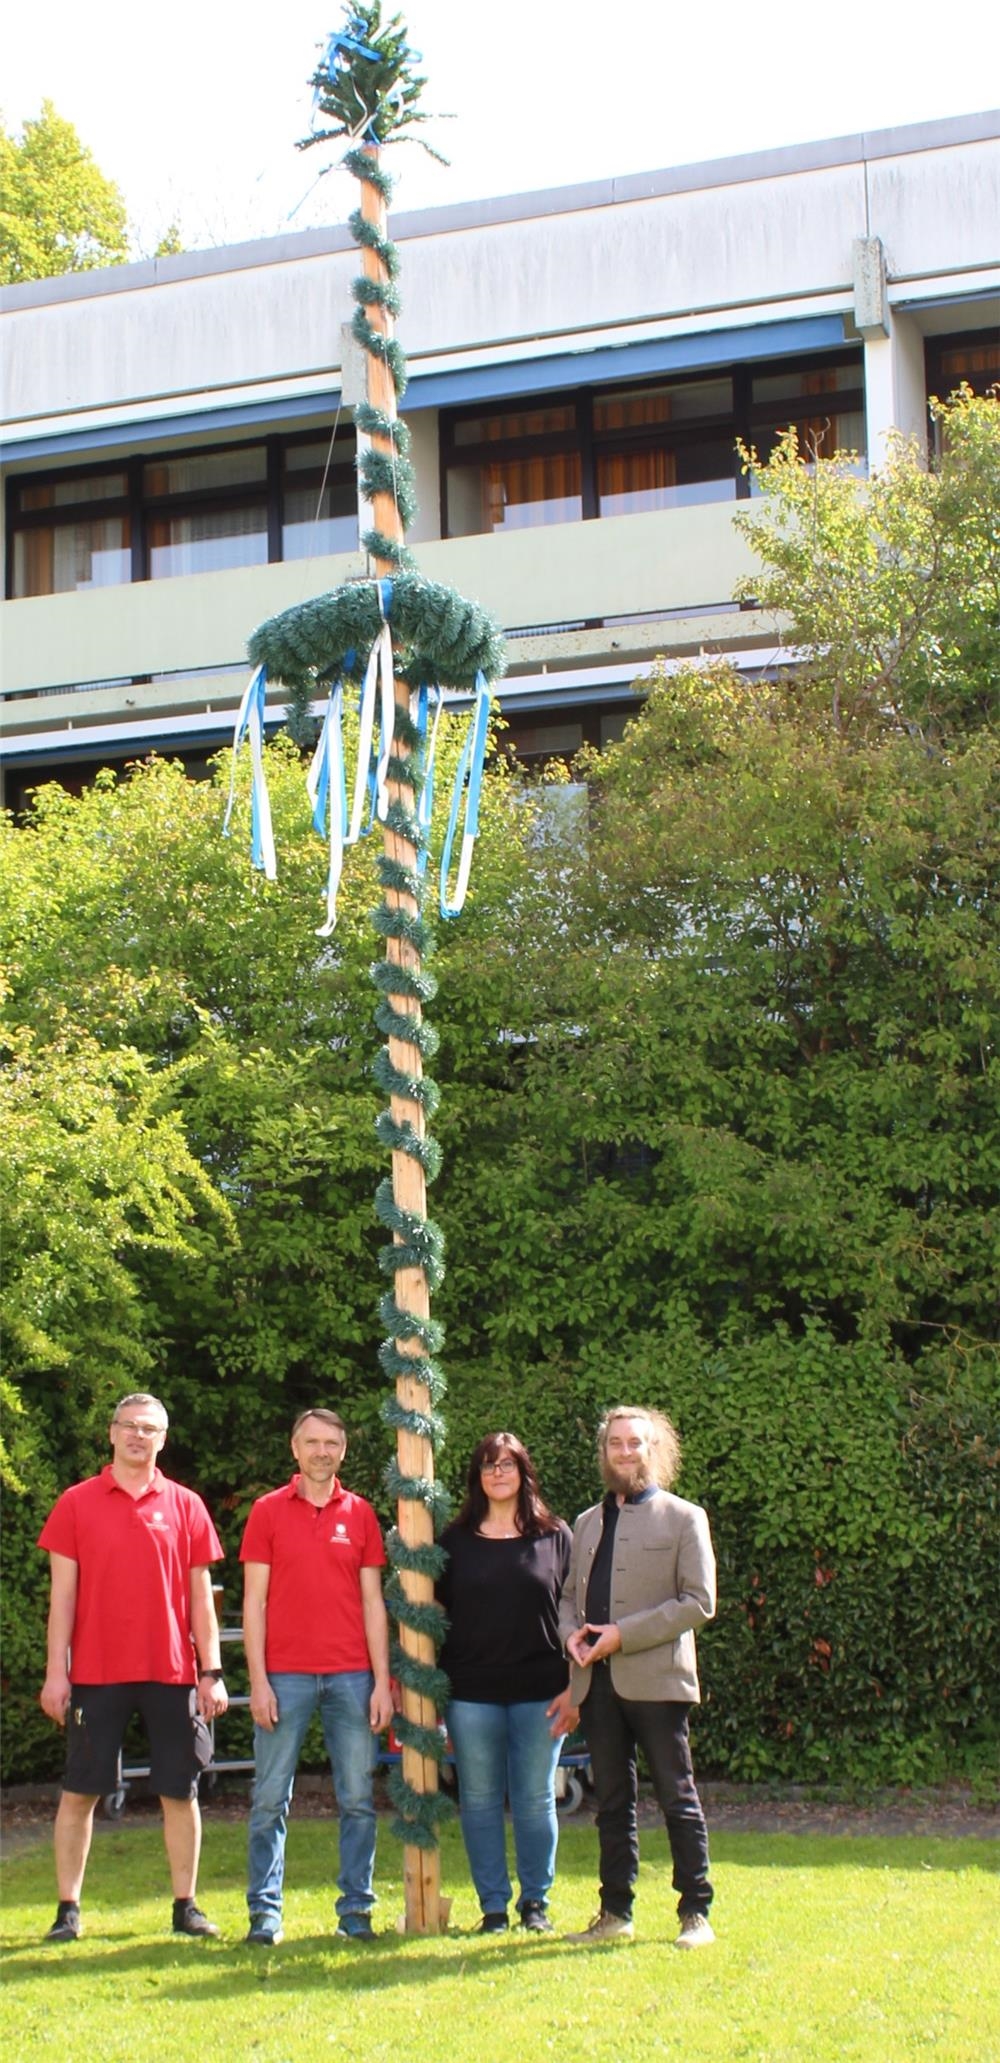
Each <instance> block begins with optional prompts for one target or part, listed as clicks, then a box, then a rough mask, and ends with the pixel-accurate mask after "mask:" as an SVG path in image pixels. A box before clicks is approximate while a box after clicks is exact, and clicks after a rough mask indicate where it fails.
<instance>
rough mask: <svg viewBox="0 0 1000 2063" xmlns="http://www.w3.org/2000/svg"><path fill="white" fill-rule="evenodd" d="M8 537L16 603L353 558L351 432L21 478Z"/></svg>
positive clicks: (15, 484)
mask: <svg viewBox="0 0 1000 2063" xmlns="http://www.w3.org/2000/svg"><path fill="white" fill-rule="evenodd" d="M8 536H9V538H10V546H9V557H8V578H7V592H8V594H10V595H11V596H13V597H15V598H20V597H25V596H28V595H51V594H63V593H66V592H67V591H73V590H75V591H77V592H80V591H83V590H86V589H88V588H95V587H110V586H115V585H118V584H120V583H123V582H127V581H135V580H170V579H175V578H177V577H178V576H180V575H184V574H190V573H215V572H221V571H223V570H225V569H227V568H229V567H234V566H263V565H266V564H267V563H268V562H269V561H274V560H278V559H301V558H306V557H312V556H318V555H320V554H323V553H328V552H343V551H353V550H355V549H356V547H357V542H358V517H357V490H356V486H355V477H354V432H353V430H346V431H343V432H338V435H337V437H336V439H335V440H334V442H333V444H332V445H331V441H330V436H329V433H328V432H327V433H324V434H319V433H317V432H316V431H313V432H311V433H309V434H308V435H305V436H302V437H273V438H267V439H265V440H262V441H260V442H258V443H256V444H228V445H221V446H216V447H215V448H213V449H211V450H204V449H202V450H197V451H186V452H183V451H182V452H169V453H167V452H164V453H159V454H155V455H153V454H150V455H148V456H145V457H137V458H134V459H130V460H129V461H128V463H127V464H126V465H124V466H122V465H118V466H114V467H113V466H108V467H102V468H92V469H90V470H88V471H86V472H85V471H82V470H81V471H80V472H72V473H65V474H47V473H46V474H35V475H33V476H30V477H26V476H21V477H17V478H14V479H13V480H12V481H11V482H10V485H9V489H8Z"/></svg>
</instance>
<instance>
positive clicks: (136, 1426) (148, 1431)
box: [114, 1418, 167, 1440]
mask: <svg viewBox="0 0 1000 2063" xmlns="http://www.w3.org/2000/svg"><path fill="white" fill-rule="evenodd" d="M114 1423H115V1425H120V1426H121V1427H122V1428H123V1429H124V1431H125V1432H126V1433H138V1434H139V1435H140V1437H141V1438H142V1439H143V1440H155V1438H156V1436H157V1433H165V1432H166V1430H167V1428H166V1426H165V1425H143V1424H142V1422H141V1420H140V1419H138V1418H116V1419H115V1421H114Z"/></svg>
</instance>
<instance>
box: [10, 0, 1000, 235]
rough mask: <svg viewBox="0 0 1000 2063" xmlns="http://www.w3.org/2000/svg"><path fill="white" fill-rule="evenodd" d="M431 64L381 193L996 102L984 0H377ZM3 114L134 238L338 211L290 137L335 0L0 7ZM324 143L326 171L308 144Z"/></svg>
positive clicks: (333, 179)
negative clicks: (958, 0)
mask: <svg viewBox="0 0 1000 2063" xmlns="http://www.w3.org/2000/svg"><path fill="white" fill-rule="evenodd" d="M395 11H398V12H401V13H402V14H403V16H404V19H405V20H406V22H407V25H408V30H409V35H410V42H411V45H412V47H413V49H414V50H415V51H417V52H419V53H420V55H421V58H422V64H421V67H420V69H421V70H422V71H423V72H424V74H425V75H426V77H427V80H428V85H427V89H426V91H425V94H424V99H423V103H422V104H423V106H424V107H426V108H427V110H428V111H429V112H431V113H432V114H434V115H435V116H437V115H441V116H449V115H450V116H451V117H453V119H451V120H445V119H442V120H440V121H437V120H436V121H435V122H434V123H433V124H428V125H427V130H426V133H427V136H428V138H429V140H430V141H431V142H432V143H433V144H434V146H435V148H437V149H439V150H441V151H443V152H444V153H445V155H446V156H447V157H448V158H449V159H450V164H449V166H447V167H445V166H442V165H438V164H435V163H434V162H433V161H432V159H431V158H429V157H428V156H427V155H426V153H425V152H424V151H423V150H421V149H420V147H419V146H418V145H417V144H415V143H411V144H408V145H406V146H405V147H404V146H400V147H397V148H394V149H393V150H392V151H391V152H390V153H389V155H388V166H389V169H390V170H391V171H392V172H393V174H394V176H395V177H396V180H397V188H396V198H395V203H394V205H395V207H396V208H397V209H412V208H424V207H444V206H447V205H449V204H450V203H452V202H456V201H462V200H472V199H482V198H484V197H486V196H488V195H492V194H504V193H520V192H528V191H531V190H533V189H536V188H538V187H550V186H564V185H573V184H577V183H579V182H581V181H584V180H589V179H604V178H610V177H612V176H613V175H615V174H625V173H630V172H642V171H654V170H662V169H664V168H666V167H668V166H672V165H683V164H691V163H694V162H698V161H700V160H703V159H708V158H720V157H729V156H733V155H737V154H739V153H740V152H743V151H754V150H767V149H771V148H774V147H776V146H777V145H780V144H788V143H802V142H808V141H810V140H814V139H818V138H822V137H831V136H843V135H848V134H853V133H855V132H856V131H858V130H861V129H881V128H889V127H895V126H898V125H900V124H903V123H907V122H922V121H929V120H935V119H938V118H940V117H943V116H948V115H960V114H968V113H972V112H977V111H980V110H983V109H988V108H996V107H997V106H998V105H1000V9H998V7H997V5H996V0H963V4H962V6H961V7H960V8H959V9H958V10H957V11H956V15H955V16H954V18H953V19H954V22H955V24H956V26H955V28H954V29H952V27H951V19H952V18H950V17H949V16H948V15H947V13H946V12H944V13H943V12H942V11H941V10H940V9H939V8H938V9H934V10H927V11H926V12H925V11H924V10H922V9H919V8H918V7H917V6H916V5H912V6H910V7H906V6H905V5H904V4H903V0H837V4H836V5H835V6H832V7H828V8H825V9H822V10H821V9H818V8H815V7H812V8H811V7H809V6H807V5H803V4H802V0H757V4H756V5H751V4H748V0H701V4H700V5H693V4H691V0H687V4H685V5H684V6H683V7H679V6H677V5H676V4H675V0H629V5H628V6H627V7H624V6H623V7H620V8H615V6H614V5H613V4H612V0H603V4H601V5H598V4H597V0H577V4H575V5H568V4H565V0H409V4H407V0H395V5H393V0H386V5H385V8H384V12H385V13H386V15H389V14H391V13H392V12H395ZM4 16H5V23H6V26H5V27H4V28H3V29H2V30H0V115H2V118H3V121H4V125H5V127H6V128H7V130H8V131H9V132H13V133H17V132H19V131H20V129H21V126H22V124H23V123H24V121H25V120H27V119H30V118H31V117H32V116H34V115H36V114H37V113H38V112H39V110H40V107H41V103H42V101H43V100H45V99H49V100H51V101H53V103H54V104H55V107H56V108H57V110H58V112H59V113H60V114H61V115H64V116H65V117H67V118H68V120H70V121H71V122H72V123H73V124H74V126H75V127H76V129H77V130H78V132H79V134H80V137H81V139H82V140H83V142H84V143H85V144H86V145H87V147H88V148H89V149H90V150H91V152H92V153H93V155H94V157H95V158H96V160H97V162H98V164H99V165H100V167H101V170H102V171H103V172H104V173H106V174H107V176H108V177H109V178H112V179H114V180H115V181H116V183H117V184H118V186H119V187H120V188H121V191H122V193H123V195H124V198H125V201H126V205H127V208H128V212H129V218H130V222H131V225H132V236H133V248H134V254H135V255H136V256H142V255H147V254H148V253H149V252H151V251H152V250H153V249H154V248H155V246H156V244H157V242H158V241H159V238H160V237H161V235H162V234H163V233H164V231H165V230H166V229H167V227H168V225H169V224H170V223H172V222H176V223H177V224H178V226H179V228H180V232H181V236H182V239H183V242H184V244H185V246H186V247H187V248H199V247H204V246H213V245H219V244H226V243H234V242H239V241H242V240H243V239H244V238H247V237H257V236H271V235H275V234H278V233H281V232H282V231H285V230H289V229H292V230H294V229H305V228H310V227H312V226H313V225H315V224H318V223H329V222H341V221H343V220H345V219H346V215H347V213H348V212H349V210H350V208H351V207H353V206H354V205H355V202H356V188H355V185H354V182H353V181H352V180H350V179H348V178H347V176H346V175H345V174H344V173H342V172H339V171H338V170H337V169H336V163H335V154H333V153H330V154H327V153H325V152H324V150H322V149H316V150H314V151H309V152H307V153H305V154H303V155H300V154H299V153H298V152H297V151H296V149H295V143H296V140H297V139H298V138H299V137H300V136H303V135H305V134H307V133H308V130H309V127H310V119H311V107H312V94H311V91H310V89H309V87H308V86H307V85H306V83H305V82H306V81H307V79H308V78H309V76H310V74H311V72H312V70H313V67H314V64H315V62H316V58H317V55H318V52H319V50H320V48H321V47H322V46H325V43H326V39H327V36H328V34H329V32H330V30H331V29H333V28H338V27H340V26H341V25H342V21H343V7H342V5H341V4H340V0H267V4H265V0H168V4H166V5H164V6H162V7H160V8H156V9H148V8H144V7H142V6H141V5H137V4H136V0H91V4H90V5H89V6H81V4H80V0H36V4H35V5H34V6H27V5H24V4H23V0H22V4H15V5H13V6H10V7H8V8H7V9H5V10H4ZM331 160H332V161H333V169H332V170H331V171H330V173H329V174H324V175H323V176H319V174H320V167H321V165H322V164H325V163H328V162H331Z"/></svg>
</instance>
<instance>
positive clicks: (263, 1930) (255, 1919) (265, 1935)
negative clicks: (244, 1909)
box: [246, 1913, 285, 1948]
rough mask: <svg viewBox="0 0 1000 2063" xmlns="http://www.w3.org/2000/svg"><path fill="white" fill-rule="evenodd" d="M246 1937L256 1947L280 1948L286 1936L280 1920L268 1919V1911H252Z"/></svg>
mask: <svg viewBox="0 0 1000 2063" xmlns="http://www.w3.org/2000/svg"><path fill="white" fill-rule="evenodd" d="M246 1938H247V1940H248V1942H250V1943H251V1945H252V1946H253V1947H254V1948H280V1946H281V1943H282V1942H283V1941H284V1938H285V1937H284V1935H283V1933H282V1931H281V1921H280V1920H271V1919H268V1916H267V1914H266V1913H251V1915H250V1927H249V1931H248V1933H247V1937H246Z"/></svg>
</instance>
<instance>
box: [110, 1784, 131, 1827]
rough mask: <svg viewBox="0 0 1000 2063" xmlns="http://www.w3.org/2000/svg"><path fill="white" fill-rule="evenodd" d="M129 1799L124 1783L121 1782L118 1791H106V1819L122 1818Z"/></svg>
mask: <svg viewBox="0 0 1000 2063" xmlns="http://www.w3.org/2000/svg"><path fill="white" fill-rule="evenodd" d="M127 1800H128V1792H127V1791H126V1789H125V1786H124V1784H119V1786H118V1789H117V1791H108V1792H106V1794H105V1797H104V1817H105V1819H121V1817H122V1814H123V1813H124V1811H125V1806H126V1803H127Z"/></svg>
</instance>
